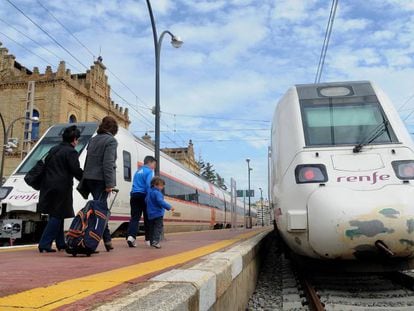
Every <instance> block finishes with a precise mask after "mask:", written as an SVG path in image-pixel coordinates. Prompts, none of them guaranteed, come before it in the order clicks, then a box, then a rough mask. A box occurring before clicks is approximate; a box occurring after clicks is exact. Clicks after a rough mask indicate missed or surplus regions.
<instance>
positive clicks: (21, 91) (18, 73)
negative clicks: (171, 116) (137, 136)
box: [0, 43, 130, 177]
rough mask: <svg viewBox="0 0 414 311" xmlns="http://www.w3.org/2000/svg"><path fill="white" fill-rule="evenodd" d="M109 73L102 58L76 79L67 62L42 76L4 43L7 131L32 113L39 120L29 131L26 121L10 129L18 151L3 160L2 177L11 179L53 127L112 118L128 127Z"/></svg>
mask: <svg viewBox="0 0 414 311" xmlns="http://www.w3.org/2000/svg"><path fill="white" fill-rule="evenodd" d="M105 70H106V67H105V65H104V64H103V63H102V58H99V59H98V60H97V61H95V62H94V63H93V65H92V66H91V67H90V69H89V70H87V71H86V72H84V73H77V74H72V73H71V71H70V69H67V68H66V65H65V62H64V61H61V62H60V63H59V66H58V68H57V71H56V72H54V71H53V70H52V68H51V67H50V66H47V67H46V70H45V71H44V72H40V71H39V68H38V67H34V68H33V70H29V69H28V68H26V67H24V66H23V65H22V64H20V63H18V62H17V61H16V60H15V56H14V55H12V54H9V51H8V50H7V49H6V48H5V47H3V46H2V44H1V43H0V113H1V115H2V117H3V119H4V123H5V127H6V129H7V128H8V127H9V126H10V125H11V123H12V122H13V121H14V120H16V119H17V118H21V117H24V116H25V115H26V114H28V113H29V111H31V116H33V117H38V118H39V120H40V122H39V123H37V124H36V123H32V125H31V128H30V130H28V124H25V121H24V120H20V121H17V122H15V123H14V126H13V127H10V131H9V135H8V140H9V141H10V142H12V143H13V144H14V145H15V146H16V147H14V148H13V149H12V150H11V149H9V152H7V153H6V155H5V163H4V164H5V165H4V176H6V177H7V176H9V175H10V174H11V172H12V171H13V170H14V169H15V168H16V167H17V165H18V164H19V163H20V161H21V159H22V158H23V157H24V156H25V154H26V152H28V150H29V149H30V147H31V146H32V145H34V143H35V142H36V141H37V139H39V138H40V137H41V135H42V134H43V133H44V132H45V131H46V130H47V129H48V128H49V127H50V126H52V125H53V124H56V123H67V122H70V123H75V122H87V121H100V120H101V119H102V118H103V117H104V116H107V115H110V116H113V117H114V118H115V119H116V120H117V121H118V124H119V125H120V126H122V127H125V128H128V127H129V124H130V120H129V116H128V108H125V109H124V108H123V107H120V106H119V105H118V104H115V103H114V101H112V99H111V96H110V93H111V87H110V85H109V84H108V77H107V76H106V74H105ZM28 109H29V110H28ZM3 141H4V137H3V131H0V142H1V144H3ZM6 143H7V142H6ZM0 160H1V159H0Z"/></svg>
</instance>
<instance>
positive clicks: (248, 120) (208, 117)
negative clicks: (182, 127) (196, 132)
mask: <svg viewBox="0 0 414 311" xmlns="http://www.w3.org/2000/svg"><path fill="white" fill-rule="evenodd" d="M161 113H163V114H166V115H170V116H175V117H183V118H196V119H216V120H227V121H246V122H265V123H270V122H271V121H269V120H257V119H242V118H240V119H239V118H227V117H215V116H206V115H191V114H180V113H172V112H166V111H161Z"/></svg>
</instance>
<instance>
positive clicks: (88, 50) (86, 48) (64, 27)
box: [36, 0, 95, 59]
mask: <svg viewBox="0 0 414 311" xmlns="http://www.w3.org/2000/svg"><path fill="white" fill-rule="evenodd" d="M36 1H37V3H38V4H39V5H40V6H41V7H42V8H43V9H44V10H45V11H46V12H47V13H48V14H49V15H50V16H52V18H53V19H54V20H55V21H56V22H57V23H58V24H59V25H60V26H62V28H63V29H65V30H66V31H67V32H68V33H69V34H70V35H71V36H72V37H73V38H74V39H75V40H76V41H77V42H78V43H79V44H80V45H81V46H82V47H83V48H84V49H85V50H86V51H87V52H88V53H89V54H91V55H92V57H93V59H95V55H94V54H93V53H92V51H91V50H90V49H88V47H87V46H86V45H84V44H83V43H82V42H81V41H80V40H79V39H78V37H76V36H75V35H74V34H73V33H72V32H71V31H70V30H69V29H68V28H67V27H66V26H65V25H63V24H62V23H61V22H60V21H59V19H58V18H57V17H56V16H55V15H53V14H52V12H50V11H49V9H48V8H47V7H46V6H44V5H43V4H42V3H41V2H40V1H39V0H36Z"/></svg>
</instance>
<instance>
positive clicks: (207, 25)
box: [0, 0, 414, 198]
mask: <svg viewBox="0 0 414 311" xmlns="http://www.w3.org/2000/svg"><path fill="white" fill-rule="evenodd" d="M9 1H10V2H13V3H14V4H15V5H16V6H17V7H19V8H20V9H21V10H22V11H23V12H24V13H25V14H26V15H27V16H28V17H30V18H31V19H32V20H33V21H34V22H36V23H37V24H38V25H40V26H41V27H42V28H43V29H45V30H46V31H47V32H48V33H49V34H50V35H51V36H53V38H55V39H56V41H58V42H59V43H60V44H61V45H62V46H64V47H65V49H66V50H68V51H69V52H70V53H71V54H72V55H73V56H75V58H76V59H75V58H73V57H72V56H71V55H69V54H68V53H67V52H66V51H65V50H63V49H62V48H61V47H59V46H58V45H57V44H56V42H54V41H52V39H51V38H50V37H48V36H47V35H45V34H44V33H43V32H42V31H41V30H39V29H38V28H37V27H36V26H35V25H33V24H32V23H31V22H30V21H29V20H28V19H27V18H26V17H25V16H23V15H22V14H21V12H19V11H18V10H16V8H14V7H13V6H12V5H11V4H10V2H9ZM40 3H41V4H42V5H43V6H44V7H42V5H40ZM152 5H153V11H154V15H155V18H156V23H157V28H158V32H159V33H161V32H162V31H163V30H170V31H171V32H172V33H174V34H175V35H177V36H180V37H181V38H182V40H183V41H184V45H183V46H182V47H181V48H180V49H175V48H173V47H172V46H171V45H170V44H169V38H168V36H167V37H165V39H164V41H163V46H162V53H161V54H162V55H161V111H162V115H161V120H162V121H161V131H162V133H161V146H162V147H177V146H185V145H187V144H188V141H189V140H190V139H192V140H193V142H194V147H195V151H196V156H197V158H198V157H199V156H201V157H202V158H203V159H204V161H205V162H211V163H212V164H213V165H214V168H215V169H216V171H217V172H218V173H220V175H222V176H223V177H224V178H225V181H226V182H227V184H229V181H230V178H231V177H234V178H235V179H236V182H237V188H239V189H246V188H247V165H246V158H250V159H251V162H250V163H251V167H252V168H253V171H252V175H251V187H252V189H254V190H255V191H256V197H258V195H257V194H258V193H260V192H259V190H258V188H259V187H262V188H263V189H264V197H265V198H266V197H267V169H268V168H267V146H268V145H269V144H270V127H271V120H272V115H273V113H274V109H275V107H276V105H277V102H278V99H279V98H280V97H281V96H282V95H283V94H284V93H285V92H286V91H287V89H288V88H289V87H290V86H292V85H294V84H298V83H313V81H314V78H315V73H316V69H317V65H318V61H319V55H320V50H321V47H322V43H323V39H324V35H325V29H326V24H327V21H328V16H329V11H330V6H331V1H328V0H324V1H322V0H280V1H278V0H261V1H255V0H227V1H224V0H199V1H196V0H174V1H173V0H153V1H152ZM45 8H46V9H47V10H49V12H51V13H52V14H53V15H54V16H55V17H56V18H57V20H58V21H59V22H60V23H61V24H63V25H64V26H65V27H66V28H67V29H69V30H70V31H71V32H72V33H73V34H74V35H75V36H76V37H77V38H78V39H79V41H80V42H82V44H83V45H84V46H85V47H86V48H85V47H83V46H82V45H80V44H79V42H77V40H76V39H75V38H73V37H71V36H70V35H69V34H68V32H67V31H66V30H65V29H64V28H63V27H62V25H60V24H59V23H58V22H57V21H56V20H55V19H54V18H53V17H52V16H51V15H49V13H48V12H47V11H46V10H45ZM413 13H414V1H411V0H370V1H354V0H339V6H338V9H337V14H336V19H335V22H334V25H333V33H332V36H331V42H330V45H329V49H328V53H327V57H326V62H325V67H324V71H323V74H322V78H321V81H322V82H329V81H346V80H372V81H374V82H376V83H377V84H378V85H379V86H380V87H381V88H382V89H384V90H385V92H386V93H387V94H388V96H389V97H390V98H391V100H392V101H393V103H394V105H395V106H396V107H400V113H401V115H402V117H403V118H406V117H407V120H406V122H407V124H408V125H410V124H411V123H412V124H414V113H413V114H412V115H410V113H411V112H412V111H413V109H414V96H413V95H414V81H413V77H414V63H413V55H414V40H413V38H414V14H413ZM13 27H14V28H13ZM16 29H17V30H18V31H17V30H16ZM21 33H24V34H25V35H26V36H24V35H22V34H21ZM5 35H6V36H5ZM29 38H30V39H29ZM32 40H34V41H35V42H36V43H34V42H33V41H32ZM0 41H1V42H2V43H3V44H4V46H6V47H7V48H8V49H9V51H10V53H12V54H14V55H15V56H16V60H17V61H18V62H20V63H21V64H23V65H24V66H26V67H27V68H29V69H31V68H33V67H34V66H37V67H39V68H40V70H41V71H44V69H45V68H46V66H47V65H49V64H50V65H52V68H53V69H54V70H56V68H57V65H58V63H59V61H60V60H65V61H66V63H67V67H68V68H70V69H71V71H72V73H76V72H84V71H85V67H84V66H86V67H89V66H90V65H92V63H93V60H94V57H93V56H95V57H97V56H99V55H101V56H102V57H103V63H104V64H105V65H106V66H107V68H108V70H107V74H108V77H109V83H110V84H111V87H112V90H113V91H114V92H116V94H115V93H112V98H113V99H114V100H115V101H116V102H117V103H119V104H120V105H122V106H124V107H128V108H129V111H130V118H131V121H132V123H131V126H130V130H131V131H132V132H133V133H134V134H136V135H138V136H142V135H143V134H144V133H145V132H146V131H148V132H149V134H150V135H152V136H154V133H153V132H152V131H153V128H154V121H153V119H154V117H153V115H152V114H151V111H150V110H151V109H150V108H151V107H152V106H153V105H154V87H155V86H154V45H153V37H152V30H151V25H150V20H149V15H148V10H147V7H146V2H145V1H144V0H136V1H133V0H122V1H121V0H119V1H116V0H71V1H51V0H41V2H39V1H38V0H0ZM22 46H23V47H22ZM45 48H46V49H47V50H45ZM88 50H89V51H88ZM50 52H52V53H50ZM33 53H34V54H33ZM35 54H36V55H35ZM39 56H40V57H39ZM118 95H119V96H120V97H119V96H118ZM401 107H402V108H401ZM413 129H414V127H413Z"/></svg>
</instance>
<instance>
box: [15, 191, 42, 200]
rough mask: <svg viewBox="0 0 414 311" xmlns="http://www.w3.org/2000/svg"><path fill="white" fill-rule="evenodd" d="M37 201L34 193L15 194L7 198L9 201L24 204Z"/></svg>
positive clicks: (36, 195)
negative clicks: (22, 202)
mask: <svg viewBox="0 0 414 311" xmlns="http://www.w3.org/2000/svg"><path fill="white" fill-rule="evenodd" d="M37 199H38V194H37V193H36V192H33V193H17V194H12V195H11V196H9V200H10V201H11V200H14V201H24V202H29V201H31V200H37Z"/></svg>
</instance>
